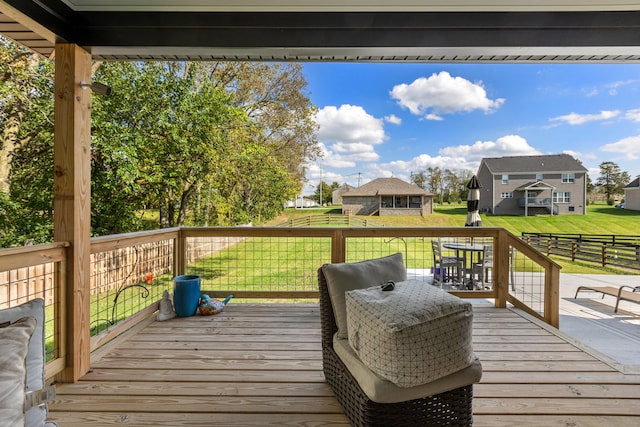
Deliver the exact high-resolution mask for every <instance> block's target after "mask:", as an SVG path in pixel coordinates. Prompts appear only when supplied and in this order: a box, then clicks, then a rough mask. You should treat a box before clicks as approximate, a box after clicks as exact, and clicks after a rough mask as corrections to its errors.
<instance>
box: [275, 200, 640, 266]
mask: <svg viewBox="0 0 640 427" xmlns="http://www.w3.org/2000/svg"><path fill="white" fill-rule="evenodd" d="M340 212H341V211H340V208H339V207H333V208H324V209H320V208H316V209H287V210H286V211H285V212H284V214H283V215H282V216H280V217H278V218H277V219H276V220H274V221H272V222H271V223H270V224H271V225H273V224H278V223H282V222H285V221H286V220H288V219H289V218H292V217H300V216H307V215H321V214H340ZM466 215H467V210H466V208H465V207H463V206H452V207H450V206H448V205H444V206H438V207H436V208H435V209H434V212H433V214H431V215H427V216H425V217H418V216H411V217H400V216H399V217H378V216H373V217H366V218H368V219H370V220H372V221H375V222H376V223H379V224H383V225H387V226H396V227H420V226H424V227H463V226H464V222H465V219H466ZM480 216H481V217H482V225H483V226H488V227H503V228H505V229H506V230H509V231H510V232H511V233H513V234H515V235H516V236H520V235H521V234H522V233H523V232H538V233H556V234H562V233H570V234H579V233H584V234H615V235H640V211H632V210H626V209H618V208H614V207H613V206H608V205H606V204H594V205H589V206H587V214H586V215H554V216H550V215H538V216H531V217H524V216H498V215H487V214H481V215H480ZM553 259H554V260H555V261H556V262H558V263H559V264H560V265H562V272H563V273H585V274H597V273H605V274H629V272H628V271H622V270H620V269H614V268H601V267H598V266H594V265H593V264H590V263H585V262H581V261H576V262H571V261H569V260H567V259H565V258H561V257H553Z"/></svg>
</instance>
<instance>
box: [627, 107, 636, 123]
mask: <svg viewBox="0 0 640 427" xmlns="http://www.w3.org/2000/svg"><path fill="white" fill-rule="evenodd" d="M624 118H625V119H628V120H632V121H634V122H640V108H636V109H634V110H627V112H626V113H625V115H624Z"/></svg>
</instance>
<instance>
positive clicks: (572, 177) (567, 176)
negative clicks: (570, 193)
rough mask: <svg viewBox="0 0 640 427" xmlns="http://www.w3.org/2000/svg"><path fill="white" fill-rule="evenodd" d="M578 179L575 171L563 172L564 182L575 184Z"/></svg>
mask: <svg viewBox="0 0 640 427" xmlns="http://www.w3.org/2000/svg"><path fill="white" fill-rule="evenodd" d="M575 181H576V174H575V173H563V174H562V182H564V183H570V184H573V183H574V182H575Z"/></svg>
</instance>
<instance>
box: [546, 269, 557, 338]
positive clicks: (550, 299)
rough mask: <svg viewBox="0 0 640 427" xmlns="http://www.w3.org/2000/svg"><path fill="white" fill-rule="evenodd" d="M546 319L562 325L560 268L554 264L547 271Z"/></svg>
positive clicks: (551, 323) (554, 325) (552, 324)
mask: <svg viewBox="0 0 640 427" xmlns="http://www.w3.org/2000/svg"><path fill="white" fill-rule="evenodd" d="M544 288H545V292H544V320H545V322H547V323H548V324H550V325H551V326H553V327H556V328H559V327H560V269H559V268H558V267H557V266H556V265H555V264H554V265H552V266H551V267H550V268H548V269H547V271H546V272H545V278H544Z"/></svg>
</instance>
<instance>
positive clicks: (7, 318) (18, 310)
mask: <svg viewBox="0 0 640 427" xmlns="http://www.w3.org/2000/svg"><path fill="white" fill-rule="evenodd" d="M23 317H33V318H35V319H36V327H35V329H34V331H33V336H32V338H31V341H30V342H29V351H28V353H27V391H37V390H42V389H43V388H44V381H45V378H44V377H45V354H44V320H45V319H44V300H43V299H42V298H37V299H34V300H31V301H29V302H26V303H24V304H20V305H18V306H16V307H12V308H7V309H4V310H0V323H4V322H15V321H16V320H18V319H21V318H23ZM47 413H48V408H47V405H46V404H43V405H40V406H35V407H33V408H31V409H29V410H28V411H27V413H26V414H25V423H24V424H25V427H42V426H43V425H45V421H46V419H47Z"/></svg>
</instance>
